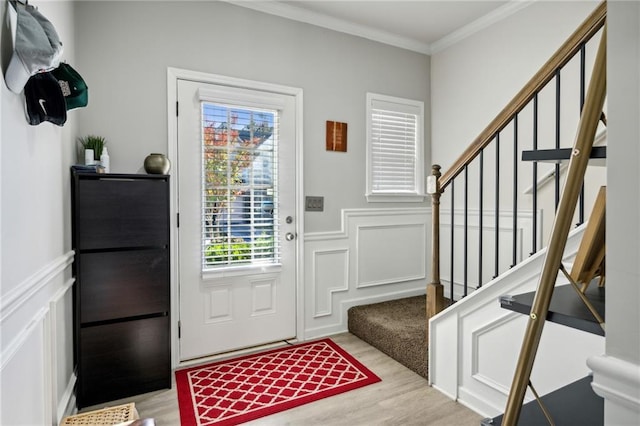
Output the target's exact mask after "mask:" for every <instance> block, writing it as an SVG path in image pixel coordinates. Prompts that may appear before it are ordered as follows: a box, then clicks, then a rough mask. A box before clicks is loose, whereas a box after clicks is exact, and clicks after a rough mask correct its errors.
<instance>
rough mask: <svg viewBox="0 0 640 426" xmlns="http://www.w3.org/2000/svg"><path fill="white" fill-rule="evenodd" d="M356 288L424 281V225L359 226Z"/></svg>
mask: <svg viewBox="0 0 640 426" xmlns="http://www.w3.org/2000/svg"><path fill="white" fill-rule="evenodd" d="M357 247H358V257H357V262H358V263H357V269H356V270H357V273H358V276H357V279H356V283H357V286H358V287H359V288H363V287H372V286H377V285H383V284H391V283H398V282H403V281H411V280H420V279H425V278H426V272H425V268H426V266H425V265H426V259H427V231H426V224H425V223H424V222H423V221H422V220H421V221H420V222H419V223H404V224H396V225H383V226H359V227H358V232H357Z"/></svg>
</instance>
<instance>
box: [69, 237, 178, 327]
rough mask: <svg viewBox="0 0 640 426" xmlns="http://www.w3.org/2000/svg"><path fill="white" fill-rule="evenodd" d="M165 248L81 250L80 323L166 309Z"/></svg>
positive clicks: (167, 267)
mask: <svg viewBox="0 0 640 426" xmlns="http://www.w3.org/2000/svg"><path fill="white" fill-rule="evenodd" d="M168 255H169V252H168V250H165V249H157V250H156V249H150V250H132V251H117V252H96V253H81V254H80V255H79V257H80V268H79V271H78V272H79V277H80V279H79V287H80V321H81V323H87V322H94V321H104V320H110V319H117V318H127V317H132V316H138V315H149V314H154V313H158V312H168V311H169V281H168V280H169V259H168Z"/></svg>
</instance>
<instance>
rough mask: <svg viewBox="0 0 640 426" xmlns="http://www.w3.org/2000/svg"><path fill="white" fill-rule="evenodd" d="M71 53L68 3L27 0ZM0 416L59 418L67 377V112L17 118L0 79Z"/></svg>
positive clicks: (70, 148)
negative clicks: (34, 122)
mask: <svg viewBox="0 0 640 426" xmlns="http://www.w3.org/2000/svg"><path fill="white" fill-rule="evenodd" d="M31 3H32V4H34V5H36V6H39V10H40V11H41V12H42V13H43V14H44V15H45V16H46V17H47V18H48V19H49V20H50V21H51V22H52V23H53V24H54V26H55V27H56V29H57V31H58V34H59V36H60V38H61V40H62V43H63V45H64V55H63V58H64V60H66V61H67V62H69V63H70V64H72V65H73V64H74V63H75V54H74V50H75V47H74V37H75V33H74V25H73V4H72V3H70V2H57V1H48V2H40V1H33V2H31ZM7 4H8V2H2V3H1V4H0V16H1V17H2V23H3V25H2V32H1V34H0V47H1V51H2V70H3V75H4V71H5V70H6V67H7V66H8V62H9V59H10V58H11V52H12V43H11V35H10V32H9V29H8V27H7V26H6V20H5V18H6V13H7V7H8V6H7ZM0 98H1V104H2V105H1V110H2V128H1V133H0V138H1V141H0V159H1V168H0V205H1V206H2V217H1V225H0V233H1V235H2V238H1V240H2V242H1V244H2V245H1V253H2V260H1V267H0V271H1V285H0V328H1V329H2V333H1V347H0V351H1V352H0V375H1V378H0V387H1V388H0V395H1V396H0V423H1V424H3V425H5V424H6V425H17V424H52V423H56V424H57V422H58V421H59V419H60V417H61V416H62V414H63V413H64V412H65V409H66V405H67V403H68V402H69V400H70V398H71V390H72V388H73V384H74V380H75V379H74V377H73V365H72V330H71V291H70V289H71V285H72V280H71V266H70V265H71V262H72V260H73V253H72V252H71V251H70V245H71V243H70V240H71V228H70V219H69V211H70V205H69V204H70V196H69V194H70V184H69V166H70V165H71V164H72V162H73V161H74V156H75V154H74V139H75V137H76V128H77V113H76V112H75V111H70V112H69V114H68V119H67V123H66V124H65V126H64V127H57V126H55V125H53V124H51V123H42V124H40V125H38V126H30V125H29V124H27V121H26V117H25V113H24V96H22V95H16V94H14V93H13V92H10V91H9V90H8V89H7V87H6V85H5V84H4V83H3V84H2V85H1V87H0Z"/></svg>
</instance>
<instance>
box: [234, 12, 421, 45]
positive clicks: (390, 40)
mask: <svg viewBox="0 0 640 426" xmlns="http://www.w3.org/2000/svg"><path fill="white" fill-rule="evenodd" d="M223 1H225V2H227V3H230V4H233V5H236V6H240V7H245V8H248V9H253V10H256V11H258V12H263V13H268V14H271V15H276V16H280V17H282V18H287V19H291V20H294V21H299V22H304V23H307V24H311V25H315V26H318V27H322V28H327V29H330V30H334V31H338V32H341V33H346V34H350V35H354V36H358V37H362V38H366V39H369V40H373V41H377V42H379V43H384V44H388V45H391V46H395V47H400V48H402V49H407V50H411V51H414V52H418V53H422V54H425V55H428V54H430V51H431V48H430V46H429V44H427V43H421V42H418V41H416V40H413V39H410V38H407V37H401V36H398V35H396V34H392V33H389V32H387V31H382V30H379V29H377V28H372V27H368V26H365V25H358V24H354V23H353V22H349V21H345V20H343V19H338V18H334V17H332V16H328V15H324V14H321V13H317V12H312V11H309V10H306V9H302V8H300V7H296V6H293V5H291V4H285V3H281V2H279V1H248V0H223Z"/></svg>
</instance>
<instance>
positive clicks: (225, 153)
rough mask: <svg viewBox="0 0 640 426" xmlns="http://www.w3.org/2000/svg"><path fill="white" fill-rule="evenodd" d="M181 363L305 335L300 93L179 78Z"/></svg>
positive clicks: (178, 171) (178, 177)
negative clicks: (299, 315)
mask: <svg viewBox="0 0 640 426" xmlns="http://www.w3.org/2000/svg"><path fill="white" fill-rule="evenodd" d="M177 99H178V106H179V108H178V110H179V114H178V121H177V123H178V125H177V132H178V137H177V140H178V149H177V153H178V168H177V169H178V170H177V179H178V211H179V228H178V245H179V249H178V251H179V254H178V259H179V260H178V262H179V265H178V268H179V293H180V296H179V298H180V360H181V361H184V360H189V359H194V358H198V357H203V356H208V355H213V354H219V353H223V352H229V351H233V350H238V349H242V348H247V347H251V346H257V345H262V344H267V343H271V342H276V341H281V340H286V339H291V338H295V337H296V276H297V274H296V253H297V250H296V246H297V238H296V231H297V218H296V184H295V182H296V159H297V155H296V141H295V137H296V120H295V119H296V98H295V96H292V95H287V94H280V93H273V92H266V91H261V90H254V89H246V88H238V87H231V86H228V85H222V84H211V83H203V82H195V81H188V80H178V84H177Z"/></svg>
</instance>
